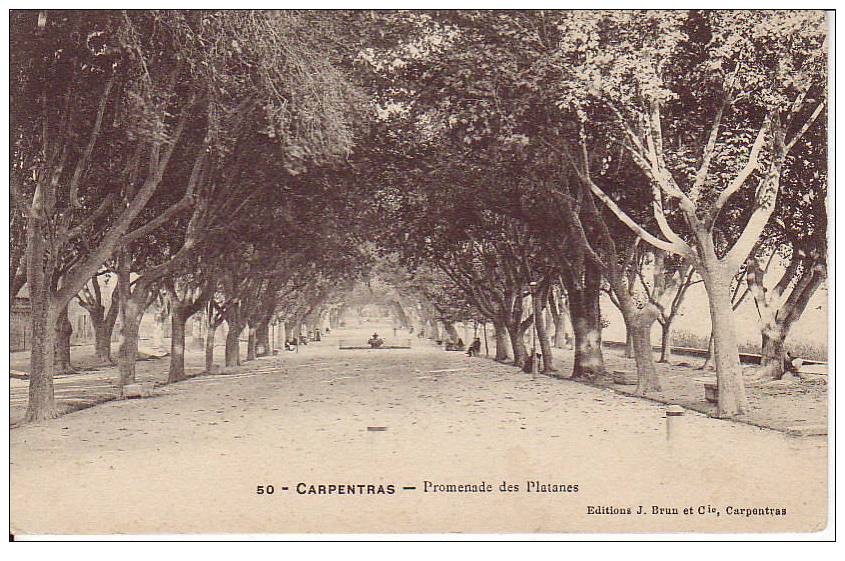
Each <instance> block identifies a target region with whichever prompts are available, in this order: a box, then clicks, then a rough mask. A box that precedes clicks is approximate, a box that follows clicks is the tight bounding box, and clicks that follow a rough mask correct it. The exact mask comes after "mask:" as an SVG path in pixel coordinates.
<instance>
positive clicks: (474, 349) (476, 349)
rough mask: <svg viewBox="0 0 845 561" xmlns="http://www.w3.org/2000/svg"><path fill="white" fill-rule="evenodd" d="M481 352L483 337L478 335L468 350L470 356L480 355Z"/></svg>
mask: <svg viewBox="0 0 845 561" xmlns="http://www.w3.org/2000/svg"><path fill="white" fill-rule="evenodd" d="M480 352H481V339H479V338H478V337H476V338H475V340H474V341H473V342H472V345H470V346H469V350H467V355H468V356H478V354H479V353H480Z"/></svg>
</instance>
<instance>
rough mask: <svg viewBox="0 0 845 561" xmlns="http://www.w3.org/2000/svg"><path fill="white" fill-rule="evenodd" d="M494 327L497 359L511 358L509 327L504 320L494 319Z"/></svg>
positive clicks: (501, 360) (499, 360)
mask: <svg viewBox="0 0 845 561" xmlns="http://www.w3.org/2000/svg"><path fill="white" fill-rule="evenodd" d="M493 329H494V331H495V332H496V360H497V361H498V362H505V361H506V360H508V358H510V356H509V355H510V353H509V352H508V340H509V339H508V329H507V327H506V326H505V322H503V321H502V320H493Z"/></svg>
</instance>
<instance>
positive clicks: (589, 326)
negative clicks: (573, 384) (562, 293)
mask: <svg viewBox="0 0 845 561" xmlns="http://www.w3.org/2000/svg"><path fill="white" fill-rule="evenodd" d="M590 285H591V286H585V287H584V288H583V289H582V290H577V291H576V290H569V313H570V315H571V318H572V331H573V332H574V335H575V361H574V364H573V367H572V378H574V379H576V380H577V379H584V380H595V379H597V378H598V377H600V376H604V375H605V374H606V369H605V366H604V355H603V354H602V348H601V313H600V310H599V285H598V283H597V282H593V283H590Z"/></svg>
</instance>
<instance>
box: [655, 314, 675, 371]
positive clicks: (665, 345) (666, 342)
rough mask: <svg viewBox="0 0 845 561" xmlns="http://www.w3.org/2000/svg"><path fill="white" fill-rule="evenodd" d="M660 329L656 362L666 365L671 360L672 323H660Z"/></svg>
mask: <svg viewBox="0 0 845 561" xmlns="http://www.w3.org/2000/svg"><path fill="white" fill-rule="evenodd" d="M660 329H661V334H660V360H658V361H657V362H664V363H668V362H669V361H670V360H671V358H672V322H671V321H665V322H661V324H660Z"/></svg>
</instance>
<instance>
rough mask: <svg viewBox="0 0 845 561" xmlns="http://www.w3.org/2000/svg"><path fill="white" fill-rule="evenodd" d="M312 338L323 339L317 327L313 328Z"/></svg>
mask: <svg viewBox="0 0 845 561" xmlns="http://www.w3.org/2000/svg"><path fill="white" fill-rule="evenodd" d="M314 340H315V341H322V340H323V336H322V335H320V330H319V329H315V330H314Z"/></svg>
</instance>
